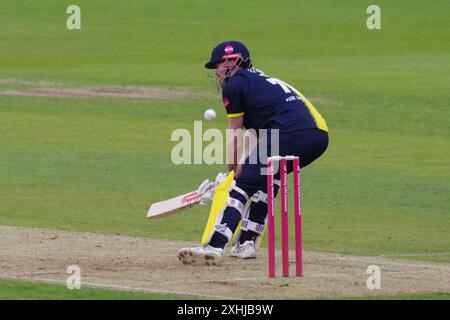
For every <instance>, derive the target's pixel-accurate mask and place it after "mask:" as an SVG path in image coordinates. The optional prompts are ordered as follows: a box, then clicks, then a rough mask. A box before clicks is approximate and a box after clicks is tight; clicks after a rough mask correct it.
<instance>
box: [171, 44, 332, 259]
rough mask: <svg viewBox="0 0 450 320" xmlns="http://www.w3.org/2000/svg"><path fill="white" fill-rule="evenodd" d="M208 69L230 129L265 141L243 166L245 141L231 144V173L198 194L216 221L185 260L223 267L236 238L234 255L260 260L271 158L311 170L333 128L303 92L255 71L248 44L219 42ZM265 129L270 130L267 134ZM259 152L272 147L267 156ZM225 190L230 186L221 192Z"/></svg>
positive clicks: (183, 255)
mask: <svg viewBox="0 0 450 320" xmlns="http://www.w3.org/2000/svg"><path fill="white" fill-rule="evenodd" d="M205 67H206V68H207V69H214V76H215V78H216V80H217V83H218V85H219V86H220V88H221V89H222V98H223V103H224V107H225V109H226V113H227V115H228V127H229V129H230V130H231V132H242V130H243V129H245V130H250V129H252V132H256V134H257V141H258V143H257V146H256V148H255V149H253V151H251V153H250V154H248V155H244V159H245V160H244V161H239V159H237V157H236V155H237V154H238V153H239V152H238V148H240V139H231V142H230V141H229V142H228V143H227V155H231V157H230V158H231V159H227V163H228V164H227V166H228V168H227V169H228V170H227V171H228V174H225V173H224V174H222V173H221V174H219V175H218V176H217V178H216V181H212V182H210V181H209V180H206V181H204V182H203V183H202V184H201V185H200V187H199V189H198V192H199V193H201V194H202V195H203V199H202V200H203V202H204V203H209V202H211V201H212V204H211V206H212V209H211V213H210V217H209V219H208V223H207V225H206V228H205V232H204V234H203V239H202V243H201V245H200V246H196V247H191V248H183V249H181V250H180V251H179V252H178V259H179V260H180V261H181V262H182V263H184V264H203V265H205V264H206V265H216V264H219V263H220V261H221V259H222V257H223V252H224V247H225V245H226V244H227V243H228V242H229V241H230V240H231V239H233V246H232V248H231V256H232V257H236V258H242V259H248V258H255V257H256V252H257V248H258V245H259V242H260V240H261V236H262V234H263V231H264V229H265V225H266V222H267V184H266V179H267V177H266V175H265V174H262V172H264V171H263V170H262V169H263V168H265V166H266V162H267V157H268V156H277V155H279V156H286V155H294V156H299V157H300V164H301V167H305V166H307V165H309V164H310V163H311V162H313V161H314V160H316V159H317V158H319V157H320V156H321V155H322V154H323V153H324V152H325V150H326V149H327V146H328V127H327V124H326V122H325V120H324V119H323V118H322V116H321V115H320V113H319V112H318V111H317V110H316V109H315V107H314V106H313V105H312V104H311V102H309V101H308V100H307V99H306V98H305V97H304V96H303V95H302V94H301V93H300V92H299V91H298V90H296V89H295V88H294V87H292V86H291V85H289V84H287V83H285V82H284V81H282V80H279V79H277V78H272V77H270V76H267V75H265V74H264V73H263V72H262V71H261V70H258V69H255V68H254V67H253V66H252V60H251V58H250V53H249V50H248V49H247V47H246V46H245V45H244V44H243V43H241V42H238V41H226V42H223V43H220V44H218V45H217V46H216V47H215V48H214V49H213V50H212V53H211V58H210V60H209V61H208V62H207V63H206V64H205ZM230 130H229V131H230ZM260 132H264V133H265V134H264V136H263V135H262V134H260ZM274 135H276V137H277V139H276V141H275V142H274V141H273V140H274V139H272V138H273V136H274ZM262 141H263V142H264V143H262ZM274 143H276V144H277V146H276V147H277V148H275V146H274ZM258 148H265V149H266V150H264V151H266V152H260V151H259V150H258ZM253 152H258V156H257V157H256V158H257V161H250V159H255V157H252V156H251V155H253ZM260 154H266V155H267V156H266V157H261V156H259V155H260ZM287 172H288V174H289V173H290V172H292V163H290V164H288V167H287ZM279 177H280V173H279V170H278V172H277V173H276V174H275V176H274V182H275V187H274V195H275V196H276V195H277V193H278V190H279V187H280V180H279V179H280V178H279ZM224 185H225V188H223V187H222V188H219V186H224ZM219 189H220V190H219ZM220 192H222V194H220Z"/></svg>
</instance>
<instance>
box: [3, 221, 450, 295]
mask: <svg viewBox="0 0 450 320" xmlns="http://www.w3.org/2000/svg"><path fill="white" fill-rule="evenodd" d="M190 245H193V243H190V242H185V241H168V240H156V239H148V238H139V237H126V236H111V235H100V234H91V233H79V232H66V231H59V230H46V229H36V228H23V227H9V226H0V278H2V279H23V280H32V281H42V282H56V283H62V284H63V283H65V282H66V279H67V277H68V276H69V275H68V274H67V273H66V270H67V267H68V266H70V265H78V266H79V267H80V269H81V276H82V278H81V284H82V286H93V287H101V288H112V289H122V290H132V291H143V292H159V293H173V294H188V295H193V296H200V297H205V298H210V299H300V298H315V297H339V296H353V295H358V296H361V295H364V296H366V295H372V294H382V295H388V294H389V295H390V294H407V293H408V294H409V293H428V292H450V264H442V263H429V262H421V261H410V260H396V259H390V258H381V257H357V256H348V255H340V254H330V253H319V252H310V251H307V252H305V253H304V260H305V261H304V262H305V265H304V277H302V278H295V277H291V278H282V277H278V278H275V279H269V278H268V277H267V260H266V252H265V250H264V249H262V250H261V251H260V252H259V254H260V255H259V256H258V258H257V259H253V260H240V259H234V258H231V257H229V255H228V253H227V254H226V256H225V257H224V259H223V263H222V265H221V266H211V267H207V266H185V265H182V264H181V263H180V262H179V261H178V260H177V258H176V253H177V251H178V250H179V249H180V248H182V247H185V246H190ZM293 256H294V252H291V257H292V258H293ZM370 265H377V266H379V267H380V269H381V289H379V290H369V289H368V288H367V285H366V283H367V278H368V276H369V275H368V274H367V273H366V272H367V267H368V266H370ZM280 270H281V266H280V265H277V271H278V273H279V272H280ZM291 272H294V263H293V259H292V263H291Z"/></svg>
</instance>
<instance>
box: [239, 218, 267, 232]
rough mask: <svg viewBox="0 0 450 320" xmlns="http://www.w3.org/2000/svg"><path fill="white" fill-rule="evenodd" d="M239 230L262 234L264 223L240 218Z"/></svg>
mask: <svg viewBox="0 0 450 320" xmlns="http://www.w3.org/2000/svg"><path fill="white" fill-rule="evenodd" d="M241 230H242V231H249V230H250V231H253V232H256V233H258V234H262V233H263V232H264V225H263V224H259V223H256V222H253V221H250V220H248V219H242V222H241Z"/></svg>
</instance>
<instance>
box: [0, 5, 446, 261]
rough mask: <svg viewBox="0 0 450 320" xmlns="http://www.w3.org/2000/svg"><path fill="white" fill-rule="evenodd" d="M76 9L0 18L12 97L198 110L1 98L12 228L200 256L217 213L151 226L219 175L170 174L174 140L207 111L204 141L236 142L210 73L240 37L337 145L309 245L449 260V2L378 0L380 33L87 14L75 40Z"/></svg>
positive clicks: (320, 170)
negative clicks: (87, 235) (28, 88)
mask: <svg viewBox="0 0 450 320" xmlns="http://www.w3.org/2000/svg"><path fill="white" fill-rule="evenodd" d="M69 4H72V2H71V1H59V0H58V1H57V0H54V1H50V0H42V1H38V2H37V1H32V0H27V1H25V0H23V1H20V2H18V1H2V2H1V3H0V12H1V13H2V19H0V30H1V35H0V37H1V38H0V40H1V43H2V49H1V50H0V90H2V89H6V88H8V89H11V88H17V87H18V86H17V84H14V83H13V84H11V83H3V84H2V82H1V80H2V79H17V80H46V81H50V82H56V83H58V84H59V85H62V86H72V87H80V86H90V85H130V86H139V85H141V86H144V85H145V86H156V87H161V88H173V87H179V86H181V87H183V88H184V89H186V90H190V91H191V92H195V93H196V95H191V96H189V97H186V98H177V97H175V96H170V95H169V97H168V98H167V99H160V98H158V99H156V98H155V99H122V98H114V99H113V98H89V99H87V98H84V99H77V98H48V97H18V96H1V95H0V137H1V139H0V199H1V205H0V224H4V225H17V226H32V227H43V228H55V229H63V230H75V231H89V232H97V233H106V234H123V235H132V236H144V237H152V238H162V239H184V240H192V241H199V240H200V237H201V233H202V230H203V227H204V224H205V222H206V219H207V211H208V210H207V208H196V209H192V210H191V211H189V212H186V213H185V214H180V215H176V216H173V217H170V218H167V219H161V220H158V221H152V222H148V221H146V219H145V214H146V211H147V209H148V206H149V204H150V203H152V202H155V201H159V200H163V199H166V198H170V197H173V196H175V195H178V194H181V193H183V192H187V191H190V190H192V189H193V188H195V187H196V186H197V185H198V184H199V183H200V182H201V181H202V180H203V179H205V178H213V177H214V176H215V175H216V173H217V172H218V171H220V170H223V169H224V166H220V165H213V166H207V165H191V166H175V165H173V164H172V163H171V161H170V151H171V149H172V147H173V146H174V145H175V143H173V142H171V141H170V135H171V133H172V131H173V130H174V129H177V128H187V129H191V130H192V128H193V121H194V120H201V119H202V116H203V112H204V111H205V110H206V109H207V108H211V107H213V108H215V109H216V110H217V111H218V112H219V117H218V119H217V121H215V122H208V123H203V126H204V128H205V129H206V128H209V127H218V128H220V129H224V128H225V127H226V118H225V115H224V114H223V113H224V112H223V109H222V105H221V99H220V96H219V95H218V96H217V98H215V97H214V90H215V89H214V87H213V86H211V85H210V84H209V83H208V80H207V79H206V77H205V69H204V68H203V63H204V62H205V61H206V60H207V59H208V58H209V54H210V50H211V48H212V47H213V46H214V45H215V44H216V43H218V42H220V41H222V40H224V39H238V40H241V41H243V42H245V43H246V44H247V45H248V46H249V48H250V51H251V53H252V57H253V60H254V63H255V66H256V67H258V68H261V69H263V70H264V71H265V72H266V73H267V74H270V75H272V76H275V77H277V78H281V79H283V80H285V81H287V82H288V83H291V84H292V85H294V86H296V87H297V88H298V89H299V90H300V91H302V92H303V93H304V94H305V95H306V96H307V97H310V98H311V99H312V101H313V102H314V104H315V105H316V107H317V108H318V110H319V111H320V112H321V113H322V115H323V116H324V117H325V119H326V120H327V122H328V125H329V127H330V130H331V131H330V147H329V149H328V151H327V152H326V154H325V155H324V156H323V157H322V158H321V159H319V160H318V161H317V162H316V163H314V164H313V165H311V166H310V167H308V168H306V169H305V170H304V171H303V172H302V196H303V198H302V201H303V202H302V207H303V214H304V248H305V249H306V250H317V251H328V252H341V253H348V254H356V255H401V256H403V255H405V254H411V255H414V254H417V255H419V256H418V257H417V256H416V257H415V256H412V257H413V258H415V259H424V260H433V261H441V262H450V254H449V253H450V250H449V248H450V196H449V195H450V150H449V148H448V146H449V142H450V126H449V116H450V113H449V110H450V109H449V104H450V90H449V89H450V79H449V78H450V76H449V75H450V54H449V53H450V21H449V20H448V12H449V10H450V3H449V2H448V1H447V0H436V1H432V2H428V1H422V0H415V1H406V0H405V1H400V0H398V1H381V0H380V1H377V4H378V5H379V6H380V7H381V9H382V29H381V30H378V31H369V30H368V29H367V28H366V18H367V16H368V15H367V14H366V8H367V6H368V5H369V4H372V2H371V1H357V0H351V1H335V2H331V1H314V2H299V1H286V0H280V1H277V2H276V4H275V3H274V2H272V1H246V2H241V1H234V0H233V1H228V2H227V4H226V5H224V4H223V3H221V2H204V1H189V2H187V1H181V0H176V1H170V2H168V1H157V0H152V1H144V0H136V1H127V2H124V1H99V0H96V1H92V0H90V1H86V0H80V1H78V2H77V4H79V5H80V6H81V10H82V30H80V31H68V30H67V29H66V28H65V21H66V17H67V14H66V13H65V10H66V8H67V6H68V5H69ZM237 8H238V9H237ZM173 90H175V89H173ZM409 257H411V256H409Z"/></svg>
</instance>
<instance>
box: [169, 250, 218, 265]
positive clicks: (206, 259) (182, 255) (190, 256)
mask: <svg viewBox="0 0 450 320" xmlns="http://www.w3.org/2000/svg"><path fill="white" fill-rule="evenodd" d="M177 257H178V260H180V261H181V263H183V264H185V265H202V266H204V265H206V266H217V265H219V263H220V260H221V258H220V257H218V256H216V255H215V254H209V253H199V252H195V251H191V250H189V249H186V250H184V249H181V250H180V251H179V252H178V254H177Z"/></svg>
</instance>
